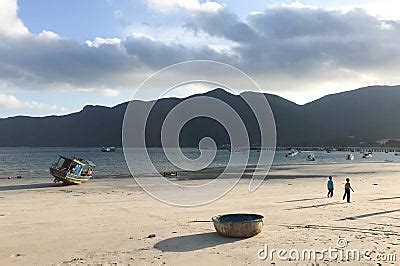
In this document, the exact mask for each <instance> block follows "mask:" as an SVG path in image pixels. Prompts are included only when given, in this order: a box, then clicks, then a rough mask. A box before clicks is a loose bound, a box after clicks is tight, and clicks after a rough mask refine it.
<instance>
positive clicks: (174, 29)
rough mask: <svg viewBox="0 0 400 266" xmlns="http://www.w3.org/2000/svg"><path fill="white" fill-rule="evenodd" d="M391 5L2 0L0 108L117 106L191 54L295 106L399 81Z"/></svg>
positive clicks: (36, 110) (8, 112)
mask: <svg viewBox="0 0 400 266" xmlns="http://www.w3.org/2000/svg"><path fill="white" fill-rule="evenodd" d="M398 10H400V4H399V3H398V1H395V0H383V1H372V0H353V1H342V0H335V1H317V0H314V1H306V0H304V1H301V2H300V1H279V2H277V1H270V0H261V1H238V0H221V1H217V2H205V1H198V0H169V1H168V0H85V1H81V0H80V1H79V0H57V1H53V0H35V1H32V0H19V1H17V0H2V2H1V3H0V62H1V63H0V117H8V116H14V115H34V116H43V115H49V114H65V113H69V112H75V111H79V110H81V109H82V108H83V106H84V105H87V104H100V105H107V106H113V105H116V104H118V103H121V102H123V101H127V100H130V98H131V97H132V95H133V93H134V90H135V88H137V87H138V86H139V84H140V83H141V82H142V81H143V80H144V79H145V78H146V77H148V76H149V75H151V74H152V73H154V72H155V71H157V70H159V69H161V68H163V67H166V66H168V65H170V64H173V63H177V62H181V61H185V60H191V59H211V60H217V61H222V62H225V63H229V64H232V65H233V66H235V67H238V68H239V69H241V70H243V71H245V72H246V73H247V74H249V75H250V76H251V77H253V78H254V79H255V80H256V82H257V83H258V84H259V85H260V87H261V88H262V90H263V91H266V92H270V93H274V94H278V95H280V96H283V97H285V98H288V99H290V100H292V101H295V102H297V103H300V104H304V103H306V102H309V101H311V100H314V99H316V98H318V97H321V96H323V95H326V94H330V93H335V92H340V91H345V90H350V89H355V88H358V87H362V86H366V85H373V84H399V83H400V80H399V79H400V78H399V75H398V69H399V66H400V48H398V47H397V45H395V43H398V41H400V40H399V39H400V37H399V35H400V22H399V19H400V15H397V13H398V12H397V11H398ZM391 44H393V45H391ZM227 78H230V77H227ZM200 87H201V86H200ZM200 87H199V91H201V89H202V88H200ZM243 89H245V88H243ZM195 92H196V90H195V89H193V87H191V88H190V89H189V88H188V89H187V90H185V88H183V89H182V88H181V89H180V90H179V91H177V92H176V96H185V95H188V94H191V93H195ZM150 94H151V93H149V95H150Z"/></svg>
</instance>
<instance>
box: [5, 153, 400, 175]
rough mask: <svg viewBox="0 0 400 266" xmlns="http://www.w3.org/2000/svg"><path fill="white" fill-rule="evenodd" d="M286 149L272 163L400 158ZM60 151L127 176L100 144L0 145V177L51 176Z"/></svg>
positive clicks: (166, 167) (121, 162)
mask: <svg viewBox="0 0 400 266" xmlns="http://www.w3.org/2000/svg"><path fill="white" fill-rule="evenodd" d="M182 151H183V154H184V155H185V156H187V157H188V158H191V159H195V158H197V157H198V156H199V155H200V152H199V150H198V149H196V148H183V149H182ZM148 152H149V155H150V157H151V158H152V162H153V164H154V165H155V167H156V168H157V170H158V171H160V172H163V171H175V170H179V169H176V168H175V167H174V166H173V165H172V164H171V163H170V162H169V160H168V159H167V157H166V156H165V154H164V152H163V149H161V148H150V149H149V150H148ZM311 153H312V154H314V155H315V159H316V160H315V161H307V156H308V155H309V154H311ZM230 154H231V153H230V151H228V150H218V151H216V155H215V158H214V160H213V161H212V163H211V164H210V165H209V167H223V166H226V165H227V163H228V161H229V158H230ZM286 154H287V151H284V150H282V151H280V150H279V151H276V152H275V157H274V161H273V165H293V164H342V163H350V164H351V163H360V162H400V156H396V155H395V154H394V153H385V152H375V153H374V154H373V157H372V158H369V159H363V158H362V155H363V154H362V153H359V152H355V153H353V154H354V156H355V159H354V161H348V160H347V159H346V157H347V155H348V154H349V152H340V151H332V152H331V153H327V152H326V151H313V152H305V151H302V152H300V153H299V154H298V155H297V156H294V157H286V156H285V155H286ZM60 155H64V156H74V157H76V158H84V159H87V160H90V161H92V162H94V163H95V164H96V174H95V176H94V178H115V177H130V176H131V174H130V172H129V169H128V167H127V164H126V161H125V157H124V153H123V150H122V148H117V149H116V151H115V152H102V151H101V148H65V147H59V148H54V147H52V148H29V147H18V148H5V147H2V148H0V178H1V179H4V178H16V177H20V178H47V177H48V178H51V176H50V174H49V167H50V166H51V164H52V163H53V162H55V161H57V160H58V157H59V156H60ZM258 157H259V152H258V151H256V150H254V151H250V156H249V160H248V164H256V163H257V161H258ZM135 167H138V168H140V167H141V162H137V165H135Z"/></svg>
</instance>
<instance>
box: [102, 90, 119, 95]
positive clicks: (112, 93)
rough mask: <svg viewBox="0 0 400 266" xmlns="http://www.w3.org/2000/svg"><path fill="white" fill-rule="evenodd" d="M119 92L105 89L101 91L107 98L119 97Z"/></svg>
mask: <svg viewBox="0 0 400 266" xmlns="http://www.w3.org/2000/svg"><path fill="white" fill-rule="evenodd" d="M119 93H120V92H119V90H113V89H103V90H102V91H101V94H102V95H104V96H107V97H114V96H118V95H119Z"/></svg>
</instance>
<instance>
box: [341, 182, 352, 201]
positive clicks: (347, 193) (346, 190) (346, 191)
mask: <svg viewBox="0 0 400 266" xmlns="http://www.w3.org/2000/svg"><path fill="white" fill-rule="evenodd" d="M350 190H351V191H353V192H354V190H353V188H352V187H351V185H350V179H349V178H346V184H345V185H344V195H343V200H344V199H346V198H347V202H348V203H350Z"/></svg>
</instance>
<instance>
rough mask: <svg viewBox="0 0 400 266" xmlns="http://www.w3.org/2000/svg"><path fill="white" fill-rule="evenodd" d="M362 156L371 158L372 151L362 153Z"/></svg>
mask: <svg viewBox="0 0 400 266" xmlns="http://www.w3.org/2000/svg"><path fill="white" fill-rule="evenodd" d="M363 158H364V159H369V158H372V152H367V153H364V155H363Z"/></svg>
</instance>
